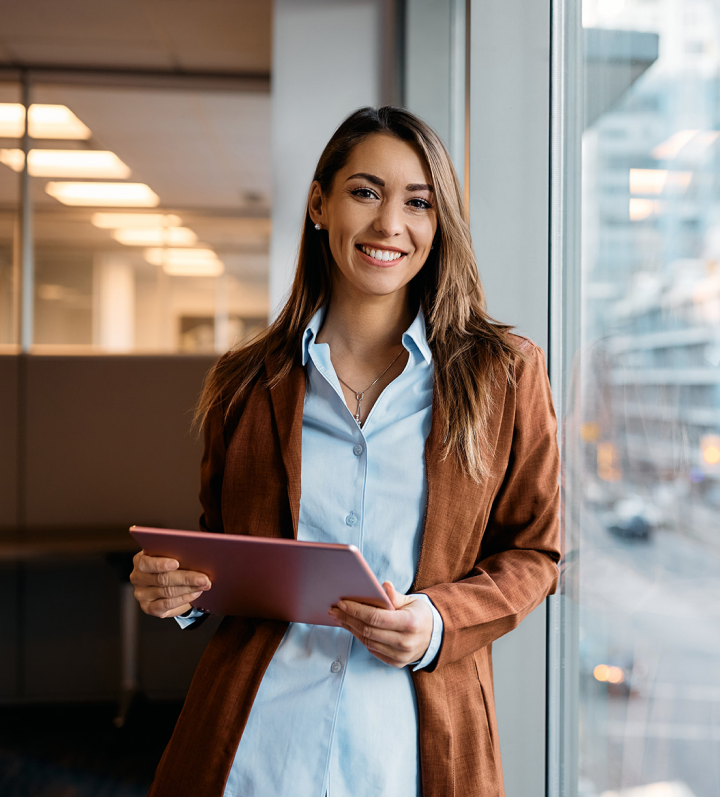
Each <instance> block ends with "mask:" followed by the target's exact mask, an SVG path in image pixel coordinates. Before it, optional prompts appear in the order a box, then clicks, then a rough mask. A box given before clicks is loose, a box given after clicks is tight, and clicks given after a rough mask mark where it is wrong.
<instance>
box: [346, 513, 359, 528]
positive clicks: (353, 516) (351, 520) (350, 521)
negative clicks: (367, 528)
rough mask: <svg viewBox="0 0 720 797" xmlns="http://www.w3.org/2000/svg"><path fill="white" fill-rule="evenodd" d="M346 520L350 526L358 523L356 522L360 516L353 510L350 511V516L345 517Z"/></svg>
mask: <svg viewBox="0 0 720 797" xmlns="http://www.w3.org/2000/svg"><path fill="white" fill-rule="evenodd" d="M345 522H346V523H347V524H348V526H354V525H356V524H357V522H358V516H357V515H356V514H355V513H354V512H351V513H350V514H349V515H348V516H347V517H346V518H345Z"/></svg>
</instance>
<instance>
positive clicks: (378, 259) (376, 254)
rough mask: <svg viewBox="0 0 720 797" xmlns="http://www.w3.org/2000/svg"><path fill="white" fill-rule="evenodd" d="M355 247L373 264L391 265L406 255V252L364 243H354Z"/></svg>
mask: <svg viewBox="0 0 720 797" xmlns="http://www.w3.org/2000/svg"><path fill="white" fill-rule="evenodd" d="M355 248H356V249H357V250H358V252H360V254H361V255H363V256H364V257H365V260H367V261H368V262H370V263H372V264H373V265H374V266H392V265H395V264H396V263H397V262H398V261H399V260H402V258H404V257H405V256H406V252H399V251H398V250H397V249H382V248H378V247H373V246H366V245H365V244H356V246H355Z"/></svg>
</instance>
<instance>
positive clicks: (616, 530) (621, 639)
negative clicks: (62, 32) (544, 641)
mask: <svg viewBox="0 0 720 797" xmlns="http://www.w3.org/2000/svg"><path fill="white" fill-rule="evenodd" d="M583 23H584V25H585V27H586V30H585V31H584V33H585V57H586V78H587V85H586V92H585V93H586V96H587V97H588V101H587V107H586V124H585V132H584V134H583V142H582V146H583V170H582V181H583V210H582V238H583V257H582V335H583V344H582V348H581V351H580V353H579V356H578V357H577V359H576V370H575V374H574V385H575V390H574V392H573V396H574V399H573V401H574V406H572V407H570V408H569V413H568V418H572V419H573V423H572V428H570V427H567V428H566V434H568V433H571V434H573V435H576V440H575V445H577V446H579V447H580V456H579V458H577V459H576V460H575V461H576V462H579V463H581V464H579V465H576V466H575V467H576V470H577V471H578V472H575V473H572V474H568V479H569V482H570V483H571V484H572V490H574V491H575V493H574V495H572V496H570V497H569V499H568V500H570V501H574V502H577V503H579V512H578V514H577V516H576V517H577V526H578V528H574V529H573V528H568V541H569V542H568V546H569V548H570V549H571V550H572V548H573V547H577V549H578V550H579V557H578V559H577V561H579V565H578V566H577V570H575V572H574V579H575V581H574V583H575V584H576V586H575V589H576V590H577V597H578V601H579V607H580V615H579V617H580V621H579V622H580V627H579V661H580V673H579V677H580V716H579V734H580V739H579V744H580V749H579V759H580V760H579V778H580V781H579V788H578V793H579V794H580V795H583V797H693V796H694V797H718V795H720V763H719V762H720V522H719V520H720V193H719V188H720V183H719V182H718V163H719V160H718V158H719V155H720V150H719V147H720V142H719V141H718V136H719V135H720V134H719V133H718V128H719V127H720V78H719V77H718V76H719V75H720V39H719V37H718V33H719V32H720V6H719V5H718V4H717V3H715V2H711V0H624V1H623V0H613V2H610V1H609V0H605V1H602V0H585V1H584V3H583ZM567 516H568V514H567V513H566V517H567ZM570 540H575V542H572V543H571V542H570ZM575 553H576V552H575Z"/></svg>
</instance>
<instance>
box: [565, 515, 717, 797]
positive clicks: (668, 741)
mask: <svg viewBox="0 0 720 797" xmlns="http://www.w3.org/2000/svg"><path fill="white" fill-rule="evenodd" d="M687 514H688V518H687V522H688V523H691V522H692V512H691V511H688V513H687ZM581 535H582V536H581V546H580V557H579V572H578V576H579V578H578V580H577V583H578V584H579V587H578V588H579V604H580V662H581V664H580V669H581V673H580V690H581V710H580V728H581V730H580V756H581V759H580V769H581V773H582V787H581V794H586V795H588V797H599V795H602V794H603V792H605V791H608V790H619V789H627V788H630V787H634V786H640V785H644V784H650V783H657V782H669V781H678V782H680V783H683V784H686V786H687V787H689V789H690V790H691V791H690V793H691V794H692V795H695V797H720V522H719V523H718V545H717V546H716V547H710V546H707V545H703V544H701V543H699V542H697V541H696V540H694V539H691V538H690V537H688V536H686V534H685V533H684V532H683V530H682V529H679V530H676V531H674V532H673V531H669V530H658V531H656V532H655V533H654V534H653V536H652V538H651V539H650V540H649V541H647V542H642V541H636V542H627V541H623V540H619V539H617V538H615V537H613V536H612V535H611V534H609V532H607V531H606V529H605V528H604V527H603V526H602V524H601V522H600V521H599V520H598V517H597V516H596V515H593V514H587V515H585V516H584V517H583V518H582V531H581ZM601 663H607V664H611V665H613V664H614V665H616V666H620V667H622V668H623V669H624V670H625V672H626V674H627V678H628V684H629V689H628V688H626V687H625V686H620V687H609V688H608V686H607V685H606V684H603V683H600V682H598V681H596V680H595V678H594V677H593V675H592V670H593V668H594V667H595V665H596V664H601ZM678 793H679V792H678ZM648 797H649V796H648Z"/></svg>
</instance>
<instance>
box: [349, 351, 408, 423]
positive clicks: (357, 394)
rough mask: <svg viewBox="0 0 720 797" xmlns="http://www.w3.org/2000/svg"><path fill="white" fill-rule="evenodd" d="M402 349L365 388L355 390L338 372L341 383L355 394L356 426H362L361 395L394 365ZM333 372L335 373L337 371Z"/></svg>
mask: <svg viewBox="0 0 720 797" xmlns="http://www.w3.org/2000/svg"><path fill="white" fill-rule="evenodd" d="M403 351H405V348H404V347H402V348H401V349H400V351H399V352H398V354H397V357H396V358H395V359H394V360H393V361H392V362H391V363H390V365H388V367H387V368H386V369H385V370H384V371H383V372H382V373H381V374H380V376H379V377H378V378H377V379H376V380H375V381H374V382H373V383H372V384H371V385H368V386H367V387H366V388H365V390H355V388H354V387H350V385H348V383H347V382H346V381H345V380H344V379H343V378H342V377H341V376H340V374H337V378H338V379H339V380H340V381H341V382H342V383H343V385H345V387H346V388H347V389H348V390H351V391H352V392H353V393H354V394H355V400H356V401H357V403H358V404H357V410H356V411H355V422H356V423H357V425H358V426H362V423H360V407H361V405H362V400H363V396H364V395H365V394H366V393H367V392H368V390H370V388H371V387H373V385H376V384H377V383H378V382H379V381H380V380H381V379H382V378H383V377H384V376H385V374H386V373H387V372H388V371H389V370H390V369H391V368H392V367H393V365H395V363H396V362H397V361H398V358H399V357H400V355H401V354H402V353H403ZM335 373H337V371H336V372H335Z"/></svg>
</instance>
